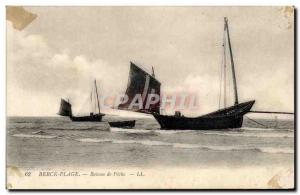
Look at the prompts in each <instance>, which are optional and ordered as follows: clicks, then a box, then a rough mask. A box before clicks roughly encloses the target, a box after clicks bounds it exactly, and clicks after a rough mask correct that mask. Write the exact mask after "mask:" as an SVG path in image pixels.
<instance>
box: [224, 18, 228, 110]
mask: <svg viewBox="0 0 300 195" xmlns="http://www.w3.org/2000/svg"><path fill="white" fill-rule="evenodd" d="M225 31H226V24H224V35H223V52H224V54H223V55H224V61H223V62H224V108H226V63H227V62H226V33H225Z"/></svg>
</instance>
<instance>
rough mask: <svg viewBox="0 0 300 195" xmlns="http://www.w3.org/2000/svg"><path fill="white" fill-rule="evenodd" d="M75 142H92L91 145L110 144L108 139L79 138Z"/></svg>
mask: <svg viewBox="0 0 300 195" xmlns="http://www.w3.org/2000/svg"><path fill="white" fill-rule="evenodd" d="M75 140H76V141H80V142H92V143H102V142H111V140H109V139H95V138H81V139H75Z"/></svg>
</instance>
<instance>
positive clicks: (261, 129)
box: [240, 127, 294, 131]
mask: <svg viewBox="0 0 300 195" xmlns="http://www.w3.org/2000/svg"><path fill="white" fill-rule="evenodd" d="M240 129H241V130H246V131H294V129H279V128H258V127H242V128H240Z"/></svg>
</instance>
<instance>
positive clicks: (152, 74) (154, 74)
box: [152, 66, 155, 78]
mask: <svg viewBox="0 0 300 195" xmlns="http://www.w3.org/2000/svg"><path fill="white" fill-rule="evenodd" d="M152 76H153V77H154V78H155V74H154V68H153V66H152Z"/></svg>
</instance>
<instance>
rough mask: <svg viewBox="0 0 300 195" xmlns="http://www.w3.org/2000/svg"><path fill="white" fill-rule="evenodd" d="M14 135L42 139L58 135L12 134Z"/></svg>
mask: <svg viewBox="0 0 300 195" xmlns="http://www.w3.org/2000/svg"><path fill="white" fill-rule="evenodd" d="M12 136H14V137H22V138H40V139H53V138H56V137H57V136H54V135H36V134H33V135H31V134H22V133H20V134H14V135H12Z"/></svg>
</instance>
